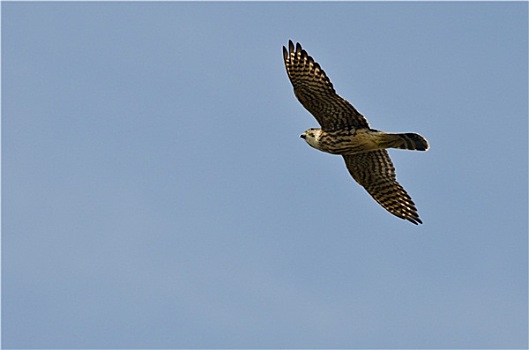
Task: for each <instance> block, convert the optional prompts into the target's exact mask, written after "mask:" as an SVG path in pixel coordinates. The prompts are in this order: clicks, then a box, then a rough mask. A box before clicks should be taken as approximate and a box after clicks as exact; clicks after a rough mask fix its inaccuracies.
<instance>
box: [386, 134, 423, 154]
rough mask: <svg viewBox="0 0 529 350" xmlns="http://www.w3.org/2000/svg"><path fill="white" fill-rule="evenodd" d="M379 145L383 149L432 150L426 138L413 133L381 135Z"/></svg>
mask: <svg viewBox="0 0 529 350" xmlns="http://www.w3.org/2000/svg"><path fill="white" fill-rule="evenodd" d="M377 143H378V145H379V146H380V147H381V148H399V149H407V150H410V151H426V150H428V148H430V145H429V144H428V141H426V139H425V138H424V137H422V136H421V135H419V134H415V133H411V132H410V133H405V134H390V133H383V134H381V135H379V139H378V141H377Z"/></svg>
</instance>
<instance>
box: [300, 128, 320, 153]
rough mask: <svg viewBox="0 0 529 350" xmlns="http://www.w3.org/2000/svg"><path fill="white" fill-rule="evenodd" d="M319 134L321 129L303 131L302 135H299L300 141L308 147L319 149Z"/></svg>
mask: <svg viewBox="0 0 529 350" xmlns="http://www.w3.org/2000/svg"><path fill="white" fill-rule="evenodd" d="M320 134H321V129H317V128H311V129H309V130H307V131H305V132H304V133H303V134H301V135H299V137H301V138H302V139H304V140H305V142H307V143H308V144H309V145H310V146H312V147H314V148H316V149H319V147H318V145H319V143H320V141H319V140H320Z"/></svg>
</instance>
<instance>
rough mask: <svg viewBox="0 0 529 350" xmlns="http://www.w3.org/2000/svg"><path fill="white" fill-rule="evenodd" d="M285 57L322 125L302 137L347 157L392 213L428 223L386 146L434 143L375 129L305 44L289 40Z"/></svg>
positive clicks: (418, 147) (298, 91) (298, 90)
mask: <svg viewBox="0 0 529 350" xmlns="http://www.w3.org/2000/svg"><path fill="white" fill-rule="evenodd" d="M283 58H284V60H285V66H286V69H287V74H288V77H289V79H290V82H291V83H292V86H293V87H294V94H295V95H296V97H297V99H298V100H299V102H301V104H302V105H303V107H305V108H306V109H307V110H308V111H309V112H310V113H311V114H312V115H313V116H314V118H316V120H317V121H318V123H319V124H320V126H321V128H311V129H308V130H307V131H305V132H304V133H303V134H301V136H300V137H301V138H303V139H305V141H306V142H307V143H308V144H309V145H310V146H312V147H314V148H316V149H317V150H319V151H322V152H327V153H331V154H339V155H341V156H342V157H343V158H344V160H345V165H346V167H347V169H348V170H349V173H350V174H351V176H352V177H353V178H354V179H355V180H356V182H358V183H359V184H360V185H361V186H363V187H364V188H365V189H366V191H367V192H368V193H369V194H370V195H371V196H372V197H373V198H374V199H375V200H376V201H377V202H378V203H379V204H380V205H381V206H382V207H383V208H384V209H386V210H387V211H389V212H390V213H391V214H393V215H395V216H397V217H399V218H401V219H404V220H408V221H410V222H412V223H414V224H416V225H418V224H422V221H421V219H419V214H418V213H417V208H416V207H415V203H413V201H412V199H411V197H410V196H409V195H408V193H407V192H406V190H404V188H403V187H402V186H401V185H400V184H399V183H398V182H397V177H396V175H395V168H394V167H393V163H392V162H391V159H390V158H389V154H388V152H387V151H386V149H387V148H399V149H406V150H413V151H426V150H428V148H429V145H428V141H427V140H426V139H425V138H424V137H422V136H421V135H419V134H415V133H403V134H395V133H387V132H384V131H378V130H375V129H371V128H370V127H369V124H368V122H367V120H366V118H364V116H363V115H362V114H360V113H359V112H358V111H357V110H356V109H355V108H354V107H353V106H352V105H351V104H350V103H349V102H347V101H346V100H345V99H343V98H342V97H340V96H339V95H338V94H337V93H336V91H335V90H334V88H333V86H332V83H331V81H330V80H329V78H328V77H327V75H326V74H325V72H324V71H323V69H321V67H320V65H319V64H318V63H316V62H315V61H314V59H313V58H312V57H310V56H309V55H308V54H307V52H306V51H305V50H304V49H303V48H302V47H301V45H300V44H299V43H297V44H296V46H295V47H294V44H293V43H292V41H291V40H289V42H288V50H287V48H286V47H284V46H283Z"/></svg>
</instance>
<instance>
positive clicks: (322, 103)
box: [283, 40, 369, 131]
mask: <svg viewBox="0 0 529 350" xmlns="http://www.w3.org/2000/svg"><path fill="white" fill-rule="evenodd" d="M283 58H284V60H285V66H286V69H287V74H288V77H289V79H290V82H291V83H292V86H293V87H294V94H295V95H296V97H297V98H298V100H299V102H301V104H302V105H303V107H305V108H306V109H307V110H308V111H309V112H310V113H311V114H312V115H313V116H314V117H315V118H316V120H317V121H318V123H320V125H321V128H322V129H323V130H324V131H335V130H343V129H351V128H355V129H358V128H369V124H368V122H367V120H366V119H365V118H364V116H363V115H362V114H360V113H359V112H358V111H357V110H356V109H355V108H354V107H353V106H352V105H351V104H350V103H349V102H347V101H346V100H345V99H343V98H342V97H340V96H339V95H338V94H337V93H336V91H335V90H334V88H333V86H332V83H331V81H330V80H329V78H328V77H327V75H326V74H325V72H324V71H323V69H321V67H320V65H319V64H318V63H316V62H314V59H313V58H312V57H310V56H309V55H308V54H307V52H306V51H305V50H303V49H302V48H301V45H300V44H299V43H297V44H296V47H295V49H294V44H293V43H292V41H291V40H289V42H288V51H287V49H286V47H284V46H283Z"/></svg>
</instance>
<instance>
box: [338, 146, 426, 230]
mask: <svg viewBox="0 0 529 350" xmlns="http://www.w3.org/2000/svg"><path fill="white" fill-rule="evenodd" d="M343 158H344V159H345V165H346V166H347V169H348V170H349V173H350V174H351V175H352V176H353V178H354V179H355V180H356V182H358V183H359V184H360V185H362V186H363V187H364V188H365V189H366V190H367V192H369V194H370V195H371V196H372V197H373V198H374V199H375V200H376V201H377V202H378V204H380V205H381V206H382V207H384V209H386V210H387V211H389V212H390V213H391V214H393V215H395V216H398V217H399V218H401V219H404V220H408V221H411V222H413V223H414V224H416V225H417V224H422V221H421V219H419V214H417V208H416V207H415V203H413V201H412V200H411V197H410V196H409V195H408V193H407V192H406V190H405V189H404V188H403V187H402V186H401V185H400V184H399V183H398V182H397V177H396V175H395V168H394V167H393V163H392V162H391V159H390V158H389V154H388V152H387V151H386V150H377V151H369V152H363V153H358V154H353V155H344V156H343Z"/></svg>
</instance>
